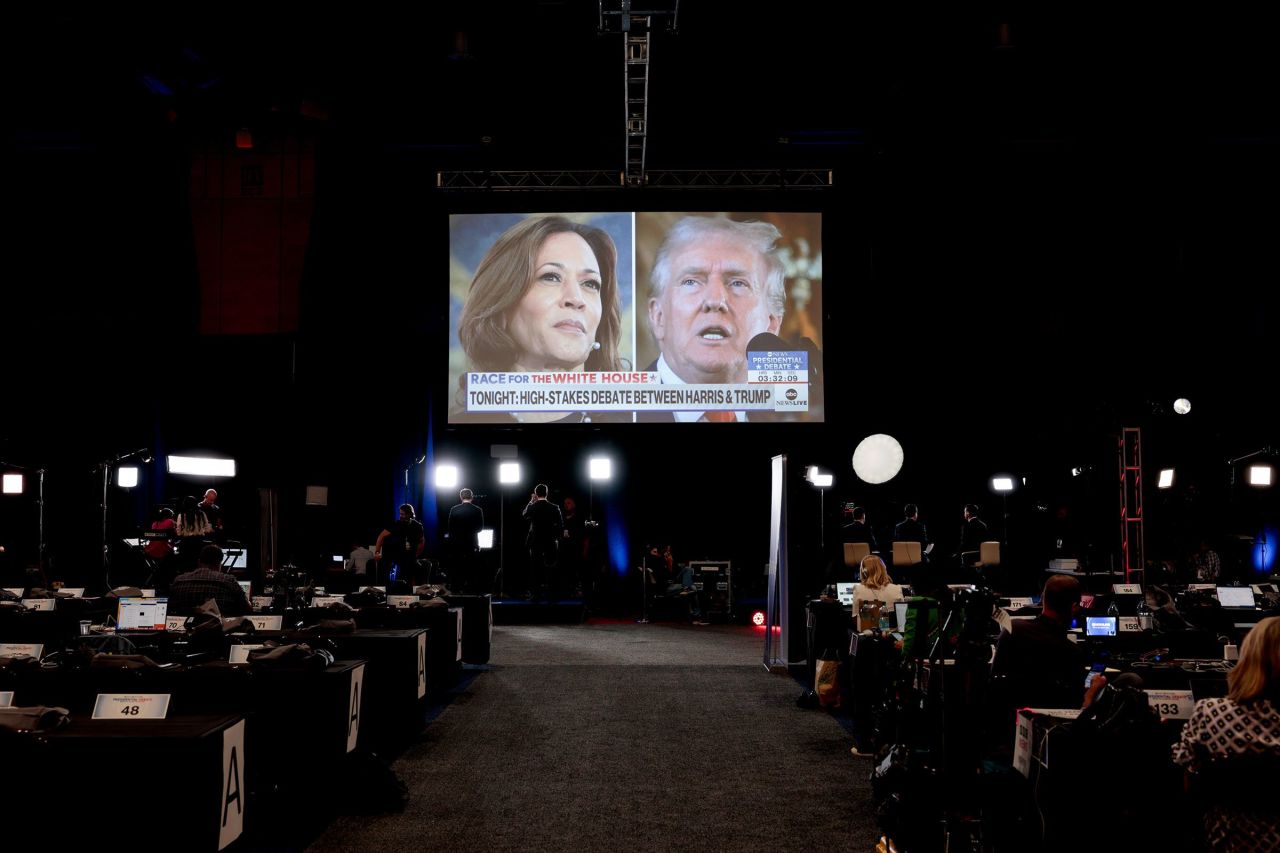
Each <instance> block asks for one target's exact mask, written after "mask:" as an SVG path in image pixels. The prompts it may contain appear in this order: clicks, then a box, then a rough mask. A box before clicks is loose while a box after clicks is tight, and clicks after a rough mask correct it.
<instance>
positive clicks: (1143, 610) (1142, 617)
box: [1138, 596, 1151, 631]
mask: <svg viewBox="0 0 1280 853" xmlns="http://www.w3.org/2000/svg"><path fill="white" fill-rule="evenodd" d="M1138 627H1139V628H1141V629H1142V630H1143V631H1150V630H1151V608H1150V607H1148V606H1147V599H1146V596H1143V597H1142V598H1139V599H1138Z"/></svg>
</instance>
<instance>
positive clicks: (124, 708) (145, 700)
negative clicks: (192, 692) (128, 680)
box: [93, 693, 169, 720]
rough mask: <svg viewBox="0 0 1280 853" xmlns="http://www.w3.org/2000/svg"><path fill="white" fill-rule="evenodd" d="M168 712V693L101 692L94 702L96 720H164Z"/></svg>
mask: <svg viewBox="0 0 1280 853" xmlns="http://www.w3.org/2000/svg"><path fill="white" fill-rule="evenodd" d="M168 713H169V694H168V693H99V694H98V701H97V702H95V703H94V704H93V718H94V719H95V720H163V719H164V718H165V715H167V714H168Z"/></svg>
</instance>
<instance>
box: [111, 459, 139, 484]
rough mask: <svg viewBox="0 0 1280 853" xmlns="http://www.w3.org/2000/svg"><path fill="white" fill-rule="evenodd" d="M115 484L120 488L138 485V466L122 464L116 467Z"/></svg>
mask: <svg viewBox="0 0 1280 853" xmlns="http://www.w3.org/2000/svg"><path fill="white" fill-rule="evenodd" d="M116 485H117V486H119V487H120V488H122V489H132V488H133V487H134V486H136V485H138V466H136V465H122V466H121V467H119V468H117V469H116Z"/></svg>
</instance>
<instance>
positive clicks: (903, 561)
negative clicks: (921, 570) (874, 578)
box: [893, 542, 924, 569]
mask: <svg viewBox="0 0 1280 853" xmlns="http://www.w3.org/2000/svg"><path fill="white" fill-rule="evenodd" d="M923 559H924V557H923V556H922V555H921V547H920V543H919V542H894V543H893V567H894V568H895V569H905V568H909V567H911V566H915V565H919V564H920V562H921V561H922V560H923Z"/></svg>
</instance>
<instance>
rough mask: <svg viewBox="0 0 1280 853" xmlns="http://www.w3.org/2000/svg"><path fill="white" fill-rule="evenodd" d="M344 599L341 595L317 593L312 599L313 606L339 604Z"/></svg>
mask: <svg viewBox="0 0 1280 853" xmlns="http://www.w3.org/2000/svg"><path fill="white" fill-rule="evenodd" d="M341 601H342V596H340V595H317V596H313V597H312V599H311V606H312V607H328V606H329V605H330V604H338V603H339V602H341Z"/></svg>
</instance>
